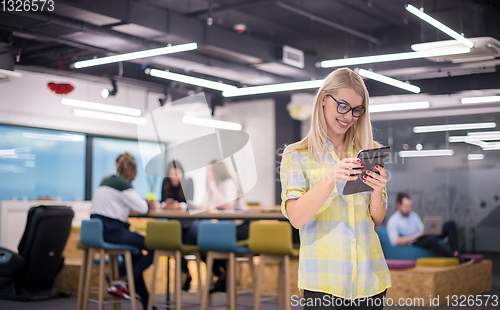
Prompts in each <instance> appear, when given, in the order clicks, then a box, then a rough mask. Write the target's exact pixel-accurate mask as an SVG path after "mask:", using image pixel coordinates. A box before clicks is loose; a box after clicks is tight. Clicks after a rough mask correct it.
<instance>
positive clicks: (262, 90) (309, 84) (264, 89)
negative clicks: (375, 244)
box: [222, 80, 325, 97]
mask: <svg viewBox="0 0 500 310" xmlns="http://www.w3.org/2000/svg"><path fill="white" fill-rule="evenodd" d="M324 82H325V80H314V81H302V82H291V83H281V84H270V85H262V86H251V87H243V88H237V89H233V90H227V91H224V92H223V93H222V95H223V96H224V97H235V96H247V95H257V94H267V93H277V92H282V91H290V90H300V89H309V88H319V87H321V86H322V85H323V83H324Z"/></svg>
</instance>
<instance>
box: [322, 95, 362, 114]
mask: <svg viewBox="0 0 500 310" xmlns="http://www.w3.org/2000/svg"><path fill="white" fill-rule="evenodd" d="M327 96H329V97H330V98H332V99H333V101H335V102H336V103H337V112H338V113H339V114H347V113H349V112H351V111H352V117H355V118H359V117H361V116H363V114H365V113H366V108H365V107H364V106H362V105H360V106H357V107H355V108H353V107H351V106H350V105H349V104H348V103H347V102H339V101H337V99H335V98H333V96H332V95H330V94H327ZM341 104H345V105H347V106H348V107H349V110H347V111H345V112H344V113H342V112H340V111H339V106H340V105H341ZM358 108H362V110H363V113H361V114H360V115H358V116H356V115H354V110H355V109H358Z"/></svg>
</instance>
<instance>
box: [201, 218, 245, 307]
mask: <svg viewBox="0 0 500 310" xmlns="http://www.w3.org/2000/svg"><path fill="white" fill-rule="evenodd" d="M197 242H198V248H199V249H200V251H207V279H206V281H205V286H204V287H203V293H202V295H201V310H206V309H207V304H208V292H209V289H210V283H212V277H213V275H212V267H213V263H214V259H228V262H229V268H227V269H228V270H227V275H226V277H227V278H228V280H229V281H228V285H227V294H228V299H229V309H231V310H235V309H236V267H235V265H236V256H238V257H246V258H249V263H250V270H251V273H252V283H254V280H253V275H254V267H253V260H252V258H253V254H252V253H251V252H250V249H249V248H248V246H246V245H243V244H245V243H248V241H247V240H242V241H236V226H235V225H234V222H232V221H221V222H211V221H208V220H207V221H201V222H200V224H199V227H198V241H197Z"/></svg>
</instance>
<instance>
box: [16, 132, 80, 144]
mask: <svg viewBox="0 0 500 310" xmlns="http://www.w3.org/2000/svg"><path fill="white" fill-rule="evenodd" d="M23 138H32V139H41V140H53V141H67V142H81V141H84V140H85V137H84V136H80V135H71V134H67V133H63V134H59V135H49V134H41V133H31V132H23Z"/></svg>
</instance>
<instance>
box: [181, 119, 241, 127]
mask: <svg viewBox="0 0 500 310" xmlns="http://www.w3.org/2000/svg"><path fill="white" fill-rule="evenodd" d="M182 122H184V123H185V124H191V125H198V126H205V127H213V128H219V129H227V130H241V129H242V128H243V127H242V126H241V124H238V123H232V122H225V121H219V120H215V119H209V118H203V117H195V116H184V117H183V118H182Z"/></svg>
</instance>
